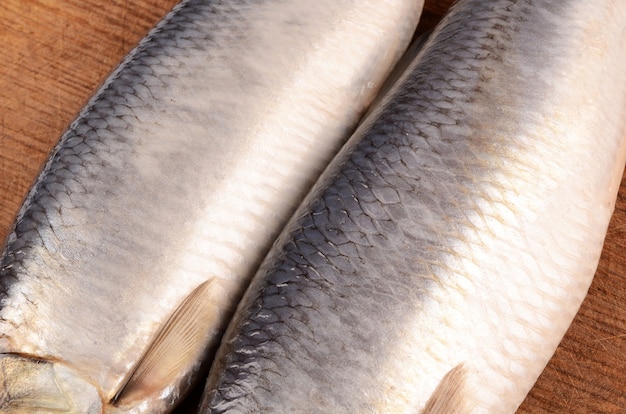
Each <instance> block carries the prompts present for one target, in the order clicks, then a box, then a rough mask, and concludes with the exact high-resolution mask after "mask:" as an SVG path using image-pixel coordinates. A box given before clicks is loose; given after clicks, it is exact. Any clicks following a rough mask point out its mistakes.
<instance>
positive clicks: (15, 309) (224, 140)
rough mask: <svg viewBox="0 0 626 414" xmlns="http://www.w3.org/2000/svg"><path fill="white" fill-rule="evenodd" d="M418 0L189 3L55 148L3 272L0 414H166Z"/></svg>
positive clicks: (404, 35)
mask: <svg viewBox="0 0 626 414" xmlns="http://www.w3.org/2000/svg"><path fill="white" fill-rule="evenodd" d="M421 7H422V1H420V0H418V1H416V0H384V1H379V0H376V1H374V0H368V1H359V2H355V1H353V0H340V1H337V0H325V1H317V2H310V1H305V0H301V1H297V0H294V1H288V0H266V1H249V0H232V1H228V2H222V1H210V0H205V1H200V0H188V1H183V2H182V3H180V4H179V5H178V6H177V7H175V8H174V10H173V11H172V12H171V13H170V14H168V15H167V16H166V17H165V18H164V20H163V21H162V22H161V23H159V25H158V26H157V27H156V28H155V29H154V30H153V31H152V32H151V33H150V34H149V35H148V36H147V37H146V38H145V39H144V40H143V41H142V42H140V44H139V45H138V46H137V47H136V48H135V49H134V50H133V51H132V52H131V53H130V54H129V55H128V56H127V57H126V58H125V60H124V61H123V62H122V63H121V64H120V66H119V67H118V68H117V69H116V70H115V71H114V72H113V73H112V74H111V76H110V77H109V78H108V80H107V81H106V82H105V83H104V84H103V86H102V87H101V89H100V90H99V91H98V92H97V93H96V95H94V97H93V98H92V99H91V100H90V102H89V103H88V104H87V105H86V107H85V108H84V109H83V110H82V111H81V113H80V114H79V115H78V118H77V119H76V120H75V121H74V122H73V123H72V124H71V126H70V127H69V129H68V131H67V132H66V133H65V134H64V135H63V136H62V137H61V139H60V142H59V144H58V145H57V146H56V147H55V149H54V151H53V153H52V154H51V156H50V158H49V160H48V161H47V163H46V165H45V166H44V168H43V170H42V172H41V174H40V175H39V177H38V179H37V181H36V183H35V184H34V186H33V187H32V189H31V191H30V193H29V194H28V196H27V198H26V200H25V202H24V204H23V206H22V208H21V209H20V211H19V213H18V217H17V219H16V223H15V226H14V229H13V231H12V233H11V234H10V235H9V237H8V241H7V245H6V248H5V249H4V253H3V256H2V259H1V262H0V412H8V413H18V412H19V413H22V412H29V413H30V412H46V413H47V412H73V413H87V412H89V413H100V412H162V411H168V410H171V409H172V408H173V406H174V405H175V404H176V403H177V401H179V399H180V398H181V397H182V396H183V395H184V394H185V393H186V392H187V390H188V388H189V386H190V384H191V383H192V382H193V381H194V380H195V379H196V378H197V376H198V375H199V373H200V372H202V370H203V367H204V366H205V365H206V364H207V363H209V362H210V360H209V361H208V362H203V361H205V360H206V358H210V357H211V355H212V352H213V351H214V348H215V346H216V344H217V340H218V339H219V336H220V335H221V333H222V332H223V329H224V327H225V323H226V321H227V320H228V318H229V317H230V315H231V313H232V310H233V309H234V306H235V304H236V301H237V300H238V298H239V296H240V294H241V292H242V290H243V289H244V288H245V286H246V285H247V283H248V282H249V279H250V277H251V276H252V275H253V273H254V271H255V270H256V268H257V266H258V264H259V262H260V260H261V258H262V257H263V256H264V254H265V253H266V251H267V250H268V249H269V247H270V245H271V243H272V241H273V240H274V239H275V237H276V235H277V234H278V232H279V231H280V229H281V228H282V227H283V226H284V223H285V221H286V220H287V218H288V217H289V216H290V215H291V214H292V213H293V210H294V209H295V207H296V206H297V204H298V203H299V202H300V200H301V197H303V196H304V194H306V191H307V188H309V187H310V185H311V184H312V183H313V182H314V180H315V178H316V177H317V176H318V174H319V173H320V172H321V171H322V170H323V168H324V167H325V165H326V164H327V162H328V161H329V159H330V158H331V157H332V155H333V154H334V152H335V151H336V150H337V149H338V148H339V146H340V145H341V143H342V142H343V141H344V140H345V138H347V136H348V135H349V133H350V132H351V130H352V129H353V128H354V127H355V125H356V123H357V122H358V120H359V117H360V115H362V113H363V112H364V111H365V109H366V107H367V105H368V103H369V102H371V100H372V99H373V97H374V95H375V94H376V91H377V90H378V88H379V87H380V86H381V84H382V82H383V81H384V79H385V77H386V75H387V74H388V73H389V71H390V70H391V67H392V66H393V64H394V62H395V61H396V60H397V59H398V58H399V57H400V55H401V54H402V52H403V51H404V49H405V48H406V46H407V45H408V43H409V41H410V38H411V36H412V34H413V31H414V30H415V26H416V24H417V20H418V18H419V13H420V10H421Z"/></svg>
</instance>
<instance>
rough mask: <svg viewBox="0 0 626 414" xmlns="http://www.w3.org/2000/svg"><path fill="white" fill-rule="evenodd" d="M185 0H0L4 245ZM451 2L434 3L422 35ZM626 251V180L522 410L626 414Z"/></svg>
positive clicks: (0, 226) (0, 232) (0, 225)
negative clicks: (67, 144)
mask: <svg viewBox="0 0 626 414" xmlns="http://www.w3.org/2000/svg"><path fill="white" fill-rule="evenodd" d="M176 2H177V0H136V1H131V0H128V1H124V0H113V1H109V2H107V3H106V7H105V6H103V4H104V3H102V2H101V1H97V0H2V2H0V44H2V53H0V240H3V239H4V237H5V236H6V234H7V232H8V230H9V228H10V225H11V222H12V220H13V218H14V216H15V214H16V212H17V210H18V208H19V205H20V203H21V201H22V199H23V197H24V195H25V194H26V192H27V190H28V188H29V186H30V184H31V183H32V181H33V180H34V179H35V176H36V175H37V173H38V171H39V169H40V167H41V164H42V163H43V162H44V160H45V158H46V156H47V154H48V152H49V151H50V149H51V148H52V146H53V145H54V144H55V142H56V141H57V140H58V137H59V136H60V135H61V133H62V132H63V130H64V129H65V128H66V127H67V125H68V124H69V123H70V122H71V121H72V119H73V118H74V116H75V115H76V113H77V112H78V111H79V110H80V108H81V107H82V105H83V104H84V103H85V102H86V100H87V99H88V98H89V96H90V95H91V94H92V93H93V92H94V91H95V90H96V88H97V86H98V84H99V83H101V82H102V81H103V80H104V78H105V77H106V75H107V74H108V73H109V72H110V71H111V70H112V69H113V68H114V67H115V65H116V64H117V62H118V61H119V60H120V59H121V58H122V57H123V56H124V55H125V54H126V53H127V52H128V51H129V50H130V49H131V48H132V47H133V46H134V45H135V44H136V42H137V41H138V40H139V39H141V38H142V37H143V36H144V35H145V33H146V32H147V31H148V29H149V28H151V27H152V26H153V25H154V24H155V23H156V22H157V21H158V20H159V19H160V18H161V17H162V16H163V15H164V14H165V13H166V12H167V11H168V10H169V9H170V8H171V7H172V6H173V5H174V4H175V3H176ZM449 3H451V0H444V1H435V0H433V1H430V2H428V1H427V10H426V14H425V19H424V23H423V24H422V25H421V27H422V29H427V28H429V27H432V25H434V23H435V22H436V21H437V19H438V18H439V17H440V16H441V14H442V13H443V12H444V11H445V9H446V8H447V7H448V5H449ZM625 249H626V181H623V182H622V187H621V189H620V195H619V199H618V202H617V207H616V211H615V215H614V217H613V219H612V221H611V225H610V228H609V234H608V237H607V241H606V244H605V248H604V252H603V256H602V259H601V262H600V266H599V269H598V272H597V274H596V278H595V280H594V282H593V285H592V286H591V289H590V292H589V296H588V297H587V299H586V300H585V302H584V304H583V306H582V308H581V310H580V312H579V314H578V316H577V317H576V320H575V321H574V324H573V325H572V327H571V328H570V330H569V331H568V333H567V335H566V337H565V339H564V341H563V342H562V344H561V346H560V347H559V348H558V350H557V352H556V354H555V355H554V357H553V358H552V360H551V362H550V364H549V365H548V367H547V368H546V370H545V372H544V373H543V374H542V376H541V377H540V379H539V381H538V382H537V384H536V386H535V388H534V389H533V390H532V392H531V393H530V395H529V396H528V398H527V399H526V401H525V402H524V404H523V405H522V407H521V408H520V409H519V413H626V357H625V356H626V281H625V280H624V276H623V275H624V274H626V253H625V251H626V250H625ZM180 412H190V411H185V410H182V411H180Z"/></svg>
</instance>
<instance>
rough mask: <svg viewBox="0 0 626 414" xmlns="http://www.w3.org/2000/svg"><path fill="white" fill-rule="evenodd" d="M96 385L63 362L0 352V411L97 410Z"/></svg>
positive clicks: (14, 413)
mask: <svg viewBox="0 0 626 414" xmlns="http://www.w3.org/2000/svg"><path fill="white" fill-rule="evenodd" d="M102 405H103V404H102V397H101V396H100V393H99V392H98V389H97V388H96V387H95V386H94V385H93V384H91V383H90V382H89V381H87V380H85V379H84V378H82V377H81V376H80V375H79V374H78V373H77V372H76V371H74V370H73V369H72V368H71V367H70V366H68V365H67V364H65V363H63V362H57V361H48V360H42V359H36V358H30V357H27V356H22V355H17V354H0V412H3V413H8V414H17V413H101V412H102Z"/></svg>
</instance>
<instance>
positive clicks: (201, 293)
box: [111, 281, 218, 405]
mask: <svg viewBox="0 0 626 414" xmlns="http://www.w3.org/2000/svg"><path fill="white" fill-rule="evenodd" d="M214 294H215V292H214V289H213V286H212V285H211V281H207V282H204V283H203V284H201V285H200V286H198V287H197V288H196V289H195V290H194V291H193V292H191V294H190V295H189V296H187V297H186V298H185V300H184V301H183V302H182V303H181V305H180V306H179V307H178V308H177V309H176V311H175V312H174V313H173V314H172V316H171V317H170V318H169V320H168V321H167V322H166V323H165V325H164V326H163V327H162V328H161V330H160V331H159V332H158V334H157V335H156V337H155V338H154V341H153V342H152V343H151V344H150V346H149V347H148V349H147V350H146V351H145V352H144V354H143V356H142V357H141V359H140V360H139V362H138V363H137V365H136V366H135V368H134V369H133V370H132V371H131V372H130V374H129V375H128V376H127V380H126V381H124V382H123V383H122V384H123V385H122V387H121V388H120V390H119V391H118V392H117V393H116V394H115V397H114V398H113V399H112V401H111V402H112V403H113V404H115V405H125V404H126V403H127V402H131V401H137V400H139V399H143V398H145V397H146V396H148V395H150V394H152V393H154V392H158V391H160V390H162V389H164V388H165V387H167V386H169V385H172V384H173V383H175V382H176V379H177V377H178V376H180V373H181V372H188V371H189V369H190V367H191V366H193V365H194V364H197V363H198V361H200V360H201V357H202V355H203V354H204V353H205V352H206V350H207V347H208V346H209V344H210V342H211V340H212V337H213V336H214V335H212V334H213V332H212V328H211V327H213V326H215V324H214V323H212V321H213V320H214V319H215V318H217V317H218V316H217V315H216V309H215V308H216V303H215V300H212V299H213V296H214Z"/></svg>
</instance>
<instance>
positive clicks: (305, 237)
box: [201, 0, 626, 413]
mask: <svg viewBox="0 0 626 414" xmlns="http://www.w3.org/2000/svg"><path fill="white" fill-rule="evenodd" d="M600 22H601V23H600ZM625 33H626V3H623V2H620V1H611V0H606V1H600V2H595V3H594V4H593V5H591V4H590V3H588V2H584V1H580V0H570V1H565V2H564V1H552V0H540V1H510V0H496V1H490V2H484V1H480V0H465V1H464V0H461V1H459V2H457V3H456V4H455V5H454V6H453V7H452V9H451V11H450V13H449V14H448V15H447V17H445V18H444V19H443V20H442V22H441V23H440V25H439V26H438V28H437V29H435V31H434V32H433V34H432V35H431V37H430V39H429V40H428V41H427V43H426V44H425V45H424V48H423V50H422V51H421V52H420V53H419V55H418V57H417V58H416V60H415V61H414V62H413V64H412V65H411V66H410V67H409V69H407V72H406V73H405V75H404V76H403V77H402V78H401V79H400V80H399V81H398V83H397V84H396V86H395V87H394V88H393V90H392V91H391V92H390V94H389V95H388V96H387V97H386V98H385V99H383V101H382V103H381V104H380V106H379V107H378V108H377V109H376V110H374V111H373V112H372V114H371V115H370V116H369V117H368V119H367V120H366V121H365V122H364V123H363V124H362V125H361V126H360V127H359V130H357V132H356V133H355V134H354V135H353V137H352V138H351V139H350V140H349V141H348V143H347V144H346V146H345V147H344V148H343V149H342V150H341V152H340V153H339V155H338V156H337V157H336V158H335V159H334V160H333V162H332V163H331V165H330V166H329V168H328V169H327V170H326V171H325V172H324V174H323V175H322V177H321V178H320V180H319V181H318V182H317V183H316V185H315V186H314V188H313V190H312V192H311V193H310V194H309V195H308V196H307V199H306V200H305V202H304V203H303V205H302V206H301V207H300V208H299V209H298V211H297V212H296V214H295V217H294V218H293V219H292V221H291V222H290V223H289V224H288V226H287V227H286V229H285V231H284V232H283V233H282V234H281V236H280V237H279V239H278V241H277V242H276V244H275V245H274V248H273V250H272V251H270V253H269V255H268V256H267V258H266V259H265V261H264V263H263V264H262V266H261V268H260V270H259V272H258V273H257V274H256V276H255V278H254V279H253V281H252V284H251V285H250V287H249V288H248V290H247V292H246V294H245V296H244V299H243V300H242V302H241V303H240V305H239V307H238V310H237V313H236V315H235V317H234V318H233V320H232V321H231V323H230V326H229V328H228V330H227V332H226V334H225V336H224V338H223V340H222V345H221V347H220V349H219V350H218V354H217V357H216V360H215V363H214V365H213V366H212V368H211V373H210V375H209V379H208V381H207V386H206V389H205V396H204V399H203V402H202V410H201V412H204V413H235V412H236V413H253V412H334V413H354V412H359V413H368V412H371V413H378V412H394V413H395V412H397V413H403V412H412V413H413V412H424V413H434V412H443V413H453V412H459V413H466V412H479V413H483V412H485V413H487V412H488V413H498V412H502V413H510V412H514V411H515V409H516V408H517V407H518V406H519V404H521V403H522V401H523V399H524V397H525V395H526V393H527V392H528V391H529V390H530V388H531V387H532V385H533V383H534V381H535V380H536V378H537V377H538V376H539V374H540V373H541V371H542V369H543V368H544V366H545V364H546V363H547V362H548V360H549V358H550V357H551V355H552V353H553V352H554V350H555V349H556V347H557V345H558V343H559V341H560V340H561V338H562V336H563V335H564V333H565V331H566V329H567V327H568V326H569V324H570V322H571V320H572V319H573V317H574V315H575V313H576V311H577V310H578V308H579V306H580V304H581V302H582V300H583V298H584V295H585V293H586V291H587V289H588V287H589V284H590V282H591V279H592V277H593V275H594V272H595V269H596V266H597V263H598V260H599V257H600V252H601V248H602V243H603V240H604V237H605V234H606V229H607V226H608V222H609V219H610V216H611V213H612V211H613V208H614V203H615V197H616V193H617V189H618V186H619V180H620V177H621V174H622V172H623V168H624V159H625V157H626V151H625V150H626V145H625V142H624V138H625V136H626V76H625V75H624V71H623V67H622V66H623V62H625V61H626V46H624V44H625V43H624V34H625ZM590 39H592V40H590ZM295 292H297V294H296V293H295ZM292 296H294V297H297V298H298V300H296V301H293V302H290V300H289V298H290V297H292ZM303 297H304V298H306V299H307V300H305V301H302V300H301V299H300V298H303ZM278 298H280V300H278ZM283 298H284V299H283ZM285 303H287V304H289V305H288V306H285ZM442 401H443V402H442Z"/></svg>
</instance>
